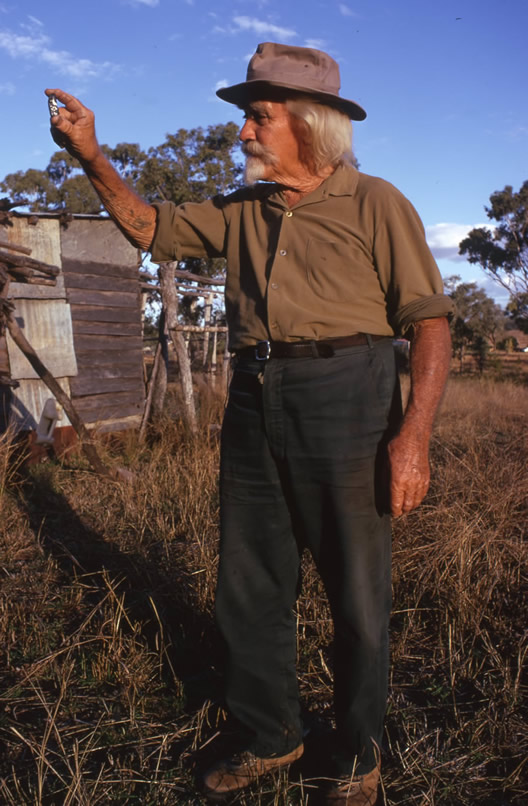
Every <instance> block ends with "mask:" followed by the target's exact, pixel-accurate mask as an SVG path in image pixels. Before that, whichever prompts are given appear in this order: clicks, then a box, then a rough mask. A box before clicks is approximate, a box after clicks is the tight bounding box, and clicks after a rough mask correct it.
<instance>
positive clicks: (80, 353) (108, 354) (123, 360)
mask: <svg viewBox="0 0 528 806" xmlns="http://www.w3.org/2000/svg"><path fill="white" fill-rule="evenodd" d="M75 355H76V356H77V366H78V367H79V374H80V373H81V372H83V373H84V372H86V369H87V368H88V367H93V366H95V367H103V366H115V365H116V363H117V362H119V364H120V365H121V366H125V365H132V366H135V367H138V368H139V369H138V372H140V374H141V367H142V366H143V355H142V354H141V353H139V352H138V351H130V352H125V353H121V354H120V353H117V352H116V351H115V350H108V351H106V350H90V349H88V350H76V351H75Z"/></svg>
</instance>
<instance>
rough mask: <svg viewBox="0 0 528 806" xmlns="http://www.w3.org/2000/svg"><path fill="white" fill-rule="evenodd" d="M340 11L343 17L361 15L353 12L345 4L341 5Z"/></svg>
mask: <svg viewBox="0 0 528 806" xmlns="http://www.w3.org/2000/svg"><path fill="white" fill-rule="evenodd" d="M339 11H340V12H341V14H342V15H343V17H359V14H356V12H355V11H352V9H351V8H349V7H348V6H347V5H345V4H344V3H339Z"/></svg>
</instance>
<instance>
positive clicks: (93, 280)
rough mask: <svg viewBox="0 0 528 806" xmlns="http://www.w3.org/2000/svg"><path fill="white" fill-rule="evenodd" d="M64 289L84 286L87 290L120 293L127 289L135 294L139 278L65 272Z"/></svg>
mask: <svg viewBox="0 0 528 806" xmlns="http://www.w3.org/2000/svg"><path fill="white" fill-rule="evenodd" d="M65 283H66V289H67V290H69V289H70V288H86V289H87V290H89V291H113V292H116V293H121V292H122V291H129V292H130V293H131V294H137V292H138V289H139V280H129V279H128V278H127V277H100V276H99V275H93V274H69V275H68V274H66V275H65Z"/></svg>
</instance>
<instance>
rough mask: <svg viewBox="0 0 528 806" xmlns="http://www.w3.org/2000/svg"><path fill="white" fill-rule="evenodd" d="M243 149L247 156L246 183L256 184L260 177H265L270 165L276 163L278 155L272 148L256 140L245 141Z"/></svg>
mask: <svg viewBox="0 0 528 806" xmlns="http://www.w3.org/2000/svg"><path fill="white" fill-rule="evenodd" d="M242 151H243V153H244V154H245V156H246V164H245V167H244V182H245V184H246V185H254V184H255V183H256V182H258V181H259V179H263V178H264V175H265V173H266V167H267V166H268V165H275V164H276V163H277V157H276V155H275V154H274V152H273V151H272V150H271V149H270V148H266V146H262V145H260V143H256V142H254V141H249V142H247V143H243V145H242Z"/></svg>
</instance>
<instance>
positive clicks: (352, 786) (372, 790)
mask: <svg viewBox="0 0 528 806" xmlns="http://www.w3.org/2000/svg"><path fill="white" fill-rule="evenodd" d="M379 780H380V768H379V765H378V766H376V767H374V769H373V770H371V772H369V773H367V774H366V775H352V776H351V777H350V778H347V779H346V780H344V779H343V780H340V781H336V782H335V783H334V784H332V785H331V786H330V787H329V789H328V790H327V791H326V792H325V793H324V795H323V797H322V805H323V806H375V803H376V800H377V798H378V785H379Z"/></svg>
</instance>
